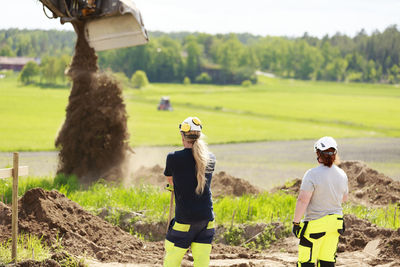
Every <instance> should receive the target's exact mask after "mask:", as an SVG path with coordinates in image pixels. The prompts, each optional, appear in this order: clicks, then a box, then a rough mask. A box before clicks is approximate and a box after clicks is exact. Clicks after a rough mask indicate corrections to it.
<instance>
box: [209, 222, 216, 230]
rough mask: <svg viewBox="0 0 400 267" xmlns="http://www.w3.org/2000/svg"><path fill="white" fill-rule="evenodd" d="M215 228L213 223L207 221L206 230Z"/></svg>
mask: <svg viewBox="0 0 400 267" xmlns="http://www.w3.org/2000/svg"><path fill="white" fill-rule="evenodd" d="M214 228H215V221H209V222H208V225H207V229H214Z"/></svg>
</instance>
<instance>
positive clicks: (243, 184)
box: [133, 165, 261, 197]
mask: <svg viewBox="0 0 400 267" xmlns="http://www.w3.org/2000/svg"><path fill="white" fill-rule="evenodd" d="M163 172H164V169H163V168H162V167H161V166H160V165H155V166H153V167H150V168H148V167H143V166H142V167H140V168H139V169H138V170H137V171H136V172H135V173H134V174H133V181H134V183H135V184H143V183H144V184H152V185H156V186H160V187H164V186H165V185H166V183H167V180H166V178H165V176H164V173H163ZM211 191H212V193H213V197H220V196H225V195H233V196H242V195H245V194H258V193H260V192H261V189H258V188H257V187H255V186H253V185H252V184H250V183H249V182H247V181H246V180H243V179H240V178H236V177H233V176H232V175H229V174H227V173H225V172H219V173H214V175H213V177H212V180H211Z"/></svg>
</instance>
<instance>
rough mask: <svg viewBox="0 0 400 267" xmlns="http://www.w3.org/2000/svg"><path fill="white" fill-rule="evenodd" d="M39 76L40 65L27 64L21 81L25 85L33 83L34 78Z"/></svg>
mask: <svg viewBox="0 0 400 267" xmlns="http://www.w3.org/2000/svg"><path fill="white" fill-rule="evenodd" d="M38 74H39V65H38V64H37V63H36V62H34V61H29V62H28V63H26V65H25V66H24V68H23V69H22V71H21V74H20V75H19V80H20V81H21V82H23V83H24V84H29V83H31V82H32V79H33V77H35V76H36V75H38Z"/></svg>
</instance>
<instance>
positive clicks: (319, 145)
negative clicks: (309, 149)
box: [314, 136, 337, 151]
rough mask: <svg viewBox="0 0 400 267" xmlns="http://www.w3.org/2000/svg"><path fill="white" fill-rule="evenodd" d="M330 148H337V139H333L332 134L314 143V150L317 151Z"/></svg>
mask: <svg viewBox="0 0 400 267" xmlns="http://www.w3.org/2000/svg"><path fill="white" fill-rule="evenodd" d="M329 148H334V149H335V150H337V143H336V141H335V139H333V138H332V137H330V136H324V137H322V138H320V139H319V140H318V141H317V142H315V144H314V151H317V150H321V151H324V150H327V149H329Z"/></svg>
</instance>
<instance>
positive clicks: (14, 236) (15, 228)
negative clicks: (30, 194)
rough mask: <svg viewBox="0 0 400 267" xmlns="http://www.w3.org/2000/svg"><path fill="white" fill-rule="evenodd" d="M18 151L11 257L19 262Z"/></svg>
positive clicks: (15, 170) (13, 194)
mask: <svg viewBox="0 0 400 267" xmlns="http://www.w3.org/2000/svg"><path fill="white" fill-rule="evenodd" d="M18 160H19V158H18V152H14V160H13V161H14V162H13V173H12V174H13V190H12V250H11V258H12V259H13V261H14V263H17V240H18V167H19V166H18Z"/></svg>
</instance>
